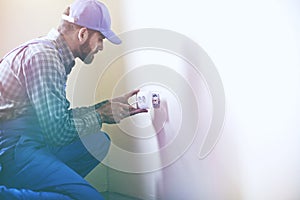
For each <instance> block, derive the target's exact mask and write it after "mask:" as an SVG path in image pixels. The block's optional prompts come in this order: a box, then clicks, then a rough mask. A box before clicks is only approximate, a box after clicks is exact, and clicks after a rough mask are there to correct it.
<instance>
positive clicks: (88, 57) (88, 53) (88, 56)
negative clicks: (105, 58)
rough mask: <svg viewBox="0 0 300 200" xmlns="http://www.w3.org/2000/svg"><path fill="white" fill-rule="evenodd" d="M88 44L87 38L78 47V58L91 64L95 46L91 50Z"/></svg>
mask: <svg viewBox="0 0 300 200" xmlns="http://www.w3.org/2000/svg"><path fill="white" fill-rule="evenodd" d="M89 44H90V40H87V41H86V42H85V43H84V44H83V45H82V46H81V48H80V50H81V53H82V55H81V56H80V59H81V60H82V61H83V62H84V63H85V64H91V63H92V62H93V60H94V55H95V54H96V53H97V51H96V48H95V49H94V50H92V48H91V47H90V45H89Z"/></svg>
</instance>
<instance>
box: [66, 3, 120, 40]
mask: <svg viewBox="0 0 300 200" xmlns="http://www.w3.org/2000/svg"><path fill="white" fill-rule="evenodd" d="M62 18H63V20H66V21H68V22H71V23H74V24H77V25H79V26H83V27H86V28H88V29H91V30H95V31H99V32H101V33H102V34H103V35H104V36H105V38H107V39H108V40H109V41H110V42H112V43H114V44H121V42H122V41H121V40H120V38H119V37H118V36H116V34H115V33H114V32H113V31H112V30H111V28H110V27H111V20H110V15H109V11H108V9H107V7H106V6H105V5H104V4H103V3H101V2H99V1H97V0H75V1H74V3H73V4H71V6H70V14H69V16H67V15H63V16H62Z"/></svg>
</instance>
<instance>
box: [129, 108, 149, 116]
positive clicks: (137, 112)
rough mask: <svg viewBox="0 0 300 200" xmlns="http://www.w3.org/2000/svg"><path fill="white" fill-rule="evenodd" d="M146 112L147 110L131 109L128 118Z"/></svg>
mask: <svg viewBox="0 0 300 200" xmlns="http://www.w3.org/2000/svg"><path fill="white" fill-rule="evenodd" d="M147 112H148V110H147V109H140V108H137V109H133V110H130V112H129V113H130V116H132V115H136V114H139V113H147Z"/></svg>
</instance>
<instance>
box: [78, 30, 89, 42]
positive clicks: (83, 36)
mask: <svg viewBox="0 0 300 200" xmlns="http://www.w3.org/2000/svg"><path fill="white" fill-rule="evenodd" d="M88 38H89V32H88V30H87V28H85V27H83V28H80V29H79V31H78V41H79V43H80V44H84V43H85V41H87V39H88Z"/></svg>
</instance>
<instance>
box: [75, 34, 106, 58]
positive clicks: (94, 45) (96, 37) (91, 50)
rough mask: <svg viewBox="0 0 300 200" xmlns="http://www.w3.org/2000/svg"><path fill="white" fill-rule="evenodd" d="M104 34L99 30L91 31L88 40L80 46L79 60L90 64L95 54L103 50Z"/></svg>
mask: <svg viewBox="0 0 300 200" xmlns="http://www.w3.org/2000/svg"><path fill="white" fill-rule="evenodd" d="M104 38H105V37H104V36H103V35H102V34H101V33H100V32H96V31H95V32H92V34H91V36H89V38H88V40H87V41H86V42H85V43H84V44H83V45H82V46H81V47H80V51H81V60H82V61H83V62H84V63H85V64H91V63H92V62H93V60H94V56H95V54H97V53H98V51H102V50H103V40H104Z"/></svg>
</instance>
